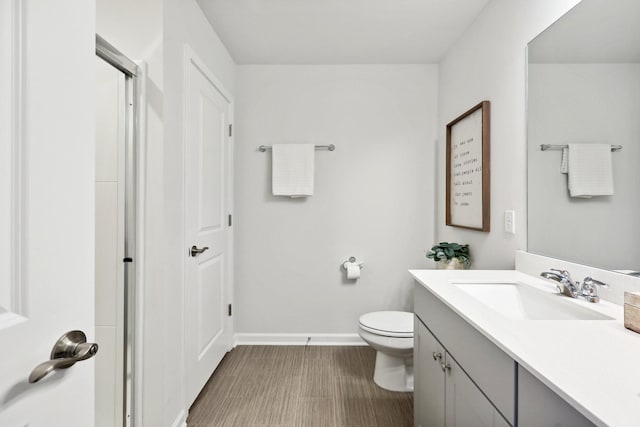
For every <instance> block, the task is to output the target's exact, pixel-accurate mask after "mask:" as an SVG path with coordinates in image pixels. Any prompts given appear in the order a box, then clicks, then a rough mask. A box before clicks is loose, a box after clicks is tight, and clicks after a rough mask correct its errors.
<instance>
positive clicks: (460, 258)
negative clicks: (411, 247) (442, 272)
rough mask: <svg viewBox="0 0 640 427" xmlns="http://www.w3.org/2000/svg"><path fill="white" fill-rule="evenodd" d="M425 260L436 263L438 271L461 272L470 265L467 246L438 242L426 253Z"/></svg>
mask: <svg viewBox="0 0 640 427" xmlns="http://www.w3.org/2000/svg"><path fill="white" fill-rule="evenodd" d="M427 258H432V259H433V260H434V261H435V262H437V264H436V266H437V268H438V269H447V270H462V269H467V268H469V266H470V265H471V257H470V256H469V245H461V244H459V243H447V242H440V243H438V244H437V245H434V246H433V247H432V248H431V249H429V251H428V252H427Z"/></svg>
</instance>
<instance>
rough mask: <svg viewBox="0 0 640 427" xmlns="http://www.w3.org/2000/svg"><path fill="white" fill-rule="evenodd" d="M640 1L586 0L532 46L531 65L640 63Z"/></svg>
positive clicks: (534, 41)
mask: <svg viewBox="0 0 640 427" xmlns="http://www.w3.org/2000/svg"><path fill="white" fill-rule="evenodd" d="M639 19H640V1H639V0H615V1H611V0H583V1H582V2H580V3H578V4H577V5H576V6H575V7H574V8H573V9H571V10H570V11H569V12H567V14H566V15H564V16H563V17H562V18H560V19H559V20H558V21H556V22H555V23H554V24H553V25H551V26H550V27H549V28H547V29H546V30H545V31H544V32H543V33H542V34H540V35H539V36H538V37H536V38H535V39H534V40H533V41H532V42H531V43H529V62H530V63H532V64H533V63H538V64H542V63H546V64H591V63H593V64H596V63H598V64H603V63H639V62H640V24H639V23H638V20H639Z"/></svg>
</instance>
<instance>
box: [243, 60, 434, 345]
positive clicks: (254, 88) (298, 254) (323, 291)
mask: <svg viewBox="0 0 640 427" xmlns="http://www.w3.org/2000/svg"><path fill="white" fill-rule="evenodd" d="M436 84H437V67H436V66H435V65H337V66H239V67H238V77H237V88H238V91H237V103H236V115H237V118H238V119H237V121H236V129H237V133H236V151H235V155H236V176H235V182H236V193H235V200H236V210H235V213H236V215H235V222H234V226H235V227H234V228H235V233H236V234H235V236H236V241H235V244H236V252H235V261H236V269H235V278H236V280H235V295H236V306H237V311H236V313H237V318H236V332H238V333H355V332H356V331H357V325H358V317H359V316H360V315H361V314H363V313H366V312H368V311H373V310H382V309H408V308H410V307H411V279H410V278H409V275H408V273H407V269H409V268H425V267H427V266H428V265H431V263H429V262H427V260H426V259H425V257H424V250H425V249H426V248H428V247H430V246H431V243H432V242H433V216H434V206H433V196H434V190H433V176H434V173H433V164H434V156H433V144H434V140H435V135H436V127H435V122H436V120H435V118H436V101H437V95H436ZM285 142H313V143H316V144H329V143H332V144H335V145H336V150H335V151H334V152H328V151H317V152H316V171H315V193H314V195H313V196H312V197H310V198H308V199H297V200H292V199H289V198H284V197H273V196H272V195H271V175H270V174H271V154H270V153H269V152H266V153H261V152H258V151H257V147H258V146H259V145H261V144H265V145H271V144H274V143H285ZM351 255H353V256H356V257H357V258H358V259H361V260H363V261H364V262H365V268H364V270H363V271H362V276H361V278H360V279H359V280H358V281H357V282H355V283H346V282H345V274H344V272H343V271H342V270H341V269H340V265H341V263H342V262H343V261H344V260H345V259H347V258H348V257H349V256H351Z"/></svg>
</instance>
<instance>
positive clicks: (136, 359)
mask: <svg viewBox="0 0 640 427" xmlns="http://www.w3.org/2000/svg"><path fill="white" fill-rule="evenodd" d="M96 56H98V57H99V58H101V59H102V60H104V61H105V62H106V63H108V64H109V65H111V66H113V67H114V68H116V69H117V70H119V71H120V72H122V73H123V74H124V77H125V103H126V106H125V142H124V147H125V155H124V168H125V172H124V188H125V190H124V191H125V196H124V200H125V201H124V254H125V258H124V259H123V260H122V262H123V263H124V319H123V320H124V343H123V344H124V354H123V355H122V357H123V372H122V373H123V375H122V380H123V383H122V384H123V395H122V399H123V401H122V406H123V413H122V425H123V426H125V427H136V426H141V425H142V420H141V413H142V411H141V407H140V404H141V402H142V396H141V387H140V385H141V383H142V381H141V379H142V378H141V375H142V369H140V367H141V366H142V364H141V362H142V348H141V344H142V339H141V337H142V301H143V299H142V287H141V284H142V271H143V268H142V260H143V257H142V251H141V249H142V248H141V247H138V245H136V242H137V241H141V242H142V241H144V240H143V238H142V237H143V235H142V231H143V229H144V228H143V227H142V226H140V225H141V224H140V222H139V218H142V213H143V205H142V204H141V200H143V197H142V193H143V190H144V189H143V187H142V183H143V182H144V180H143V179H142V177H143V176H144V175H142V173H143V172H144V165H143V164H142V162H141V160H142V159H143V156H141V153H142V141H143V138H141V136H140V133H141V131H142V129H143V126H142V125H141V120H142V117H141V111H140V108H139V106H140V105H142V104H143V103H142V102H141V101H140V100H141V97H142V96H143V93H144V92H143V90H142V88H143V83H144V65H143V64H142V66H138V65H137V64H136V63H135V62H133V61H132V60H130V59H129V58H127V56H126V55H124V54H123V53H122V52H120V51H119V50H118V49H117V48H115V47H114V46H113V45H112V44H110V43H109V42H107V41H106V40H105V39H104V38H102V37H101V36H100V35H98V34H96Z"/></svg>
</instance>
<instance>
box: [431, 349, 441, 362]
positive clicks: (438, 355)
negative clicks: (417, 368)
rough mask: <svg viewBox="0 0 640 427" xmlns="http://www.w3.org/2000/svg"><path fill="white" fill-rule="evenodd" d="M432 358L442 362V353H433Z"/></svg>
mask: <svg viewBox="0 0 640 427" xmlns="http://www.w3.org/2000/svg"><path fill="white" fill-rule="evenodd" d="M431 357H433V360H442V353H438V352H436V351H434V352H433V353H431Z"/></svg>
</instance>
